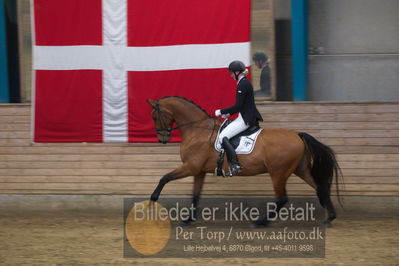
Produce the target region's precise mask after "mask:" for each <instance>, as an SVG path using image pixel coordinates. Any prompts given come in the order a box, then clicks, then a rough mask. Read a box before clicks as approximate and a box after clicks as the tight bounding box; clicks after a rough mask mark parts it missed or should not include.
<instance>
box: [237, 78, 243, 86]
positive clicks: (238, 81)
mask: <svg viewBox="0 0 399 266" xmlns="http://www.w3.org/2000/svg"><path fill="white" fill-rule="evenodd" d="M244 77H245V76H241V77H240V78H239V79H238V80H237V85H238V83H240V81H241V80H242V79H243V78H244Z"/></svg>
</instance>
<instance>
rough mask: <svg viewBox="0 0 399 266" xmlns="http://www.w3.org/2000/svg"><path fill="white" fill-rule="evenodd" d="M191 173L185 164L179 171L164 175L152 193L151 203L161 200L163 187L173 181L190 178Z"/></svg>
mask: <svg viewBox="0 0 399 266" xmlns="http://www.w3.org/2000/svg"><path fill="white" fill-rule="evenodd" d="M190 175H192V174H191V171H190V169H189V168H188V166H187V165H185V164H183V165H181V166H180V167H178V168H177V169H175V170H173V171H172V172H170V173H167V174H166V175H164V176H163V177H162V178H161V179H160V180H159V183H158V186H157V187H156V188H155V190H154V192H152V194H151V201H157V200H158V198H159V195H160V194H161V192H162V189H163V187H164V186H165V185H166V184H167V183H169V182H170V181H172V180H176V179H180V178H184V177H187V176H190Z"/></svg>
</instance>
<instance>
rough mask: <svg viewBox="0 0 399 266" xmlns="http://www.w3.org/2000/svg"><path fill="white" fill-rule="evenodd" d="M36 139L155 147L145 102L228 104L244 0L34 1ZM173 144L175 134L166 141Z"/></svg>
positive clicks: (241, 53)
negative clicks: (181, 100) (169, 98)
mask: <svg viewBox="0 0 399 266" xmlns="http://www.w3.org/2000/svg"><path fill="white" fill-rule="evenodd" d="M33 11H34V12H33V14H34V16H33V23H34V40H33V43H34V47H33V53H34V55H33V56H34V64H33V65H34V105H33V114H34V117H33V119H34V131H33V132H34V136H33V139H34V141H35V142H154V141H157V139H156V135H155V129H154V126H153V122H152V120H151V108H150V106H149V105H148V104H147V103H146V99H147V98H152V99H158V98H161V97H164V96H181V97H186V98H188V99H190V100H192V101H194V102H196V103H197V104H198V105H200V106H202V107H203V108H204V109H205V110H207V111H208V112H209V113H210V114H213V112H214V110H215V109H220V108H225V107H227V106H229V105H231V104H233V103H234V100H235V93H234V89H235V81H234V80H232V79H231V78H230V76H229V74H228V73H227V65H228V64H229V63H230V62H231V61H233V60H242V61H243V62H244V63H245V64H246V65H247V66H248V65H249V52H250V42H249V36H250V32H249V29H250V0H203V1H185V0H170V1H152V0H149V1H138V0H85V1H81V0H34V1H33ZM172 140H173V141H179V136H177V135H173V138H172Z"/></svg>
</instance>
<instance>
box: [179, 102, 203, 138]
mask: <svg viewBox="0 0 399 266" xmlns="http://www.w3.org/2000/svg"><path fill="white" fill-rule="evenodd" d="M171 109H172V112H173V117H174V119H175V121H176V125H177V127H178V128H179V129H180V132H181V134H182V137H183V138H184V137H185V136H186V135H187V134H188V133H191V132H192V131H193V130H194V129H195V127H198V123H200V122H201V121H202V120H206V119H207V118H208V115H207V114H205V113H204V112H203V111H202V110H200V109H199V108H198V107H196V106H194V105H191V104H188V103H181V102H180V103H179V104H176V105H174V106H171Z"/></svg>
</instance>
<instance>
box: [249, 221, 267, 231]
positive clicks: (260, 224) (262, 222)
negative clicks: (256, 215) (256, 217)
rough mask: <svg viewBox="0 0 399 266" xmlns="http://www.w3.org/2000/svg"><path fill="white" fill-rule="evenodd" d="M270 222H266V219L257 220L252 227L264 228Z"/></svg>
mask: <svg viewBox="0 0 399 266" xmlns="http://www.w3.org/2000/svg"><path fill="white" fill-rule="evenodd" d="M268 224H269V222H264V221H256V222H252V223H251V228H252V229H255V228H263V227H266V226H267V225H268Z"/></svg>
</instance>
